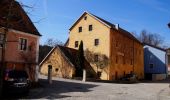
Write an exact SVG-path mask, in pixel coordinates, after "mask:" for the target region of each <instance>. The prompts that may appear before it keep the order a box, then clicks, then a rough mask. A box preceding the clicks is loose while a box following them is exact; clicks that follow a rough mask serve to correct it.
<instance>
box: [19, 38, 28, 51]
mask: <svg viewBox="0 0 170 100" xmlns="http://www.w3.org/2000/svg"><path fill="white" fill-rule="evenodd" d="M19 49H20V50H23V51H25V50H27V39H24V38H20V39H19Z"/></svg>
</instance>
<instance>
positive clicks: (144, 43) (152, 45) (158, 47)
mask: <svg viewBox="0 0 170 100" xmlns="http://www.w3.org/2000/svg"><path fill="white" fill-rule="evenodd" d="M143 45H144V46H145V45H148V46H150V47H153V48H156V49H159V50H161V51H164V52H166V49H163V48H161V47H158V46H154V45H151V44H148V43H143Z"/></svg>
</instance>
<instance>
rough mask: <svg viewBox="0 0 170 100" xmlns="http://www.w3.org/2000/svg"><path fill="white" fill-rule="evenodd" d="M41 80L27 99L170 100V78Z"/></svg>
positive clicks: (43, 78)
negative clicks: (100, 80) (149, 79)
mask: <svg viewBox="0 0 170 100" xmlns="http://www.w3.org/2000/svg"><path fill="white" fill-rule="evenodd" d="M40 82H41V84H42V86H41V87H40V88H36V89H32V90H31V91H30V93H29V95H28V96H27V97H26V99H59V100H170V98H169V97H168V96H170V91H169V90H170V89H169V81H168V80H167V81H157V82H140V83H135V84H118V83H99V82H82V81H77V80H69V79H60V78H53V83H52V84H48V81H47V79H46V77H45V76H41V77H40ZM167 97H168V98H167Z"/></svg>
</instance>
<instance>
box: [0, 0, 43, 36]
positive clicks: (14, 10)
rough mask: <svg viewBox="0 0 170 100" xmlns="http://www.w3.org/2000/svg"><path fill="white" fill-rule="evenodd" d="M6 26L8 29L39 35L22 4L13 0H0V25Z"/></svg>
mask: <svg viewBox="0 0 170 100" xmlns="http://www.w3.org/2000/svg"><path fill="white" fill-rule="evenodd" d="M9 8H11V9H9ZM9 12H10V13H9ZM9 15H10V17H8V18H9V22H8V25H7V16H9ZM7 26H8V28H10V29H14V30H18V31H22V32H25V33H29V34H33V35H38V36H41V34H40V33H39V32H38V30H37V29H36V27H35V26H34V24H33V23H32V21H31V20H30V18H29V17H28V15H27V14H26V12H25V11H24V9H23V8H22V6H21V5H20V4H19V3H18V2H17V1H15V0H1V2H0V27H7Z"/></svg>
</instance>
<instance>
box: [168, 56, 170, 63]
mask: <svg viewBox="0 0 170 100" xmlns="http://www.w3.org/2000/svg"><path fill="white" fill-rule="evenodd" d="M168 65H170V55H168Z"/></svg>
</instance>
